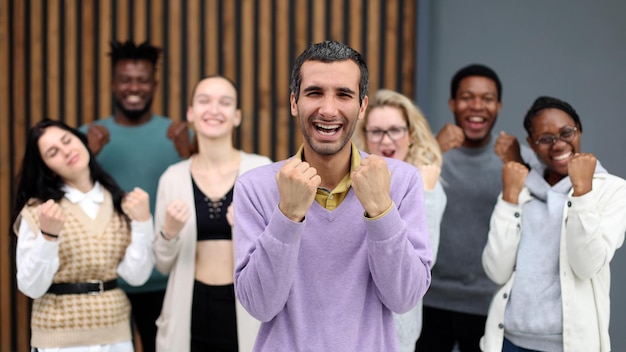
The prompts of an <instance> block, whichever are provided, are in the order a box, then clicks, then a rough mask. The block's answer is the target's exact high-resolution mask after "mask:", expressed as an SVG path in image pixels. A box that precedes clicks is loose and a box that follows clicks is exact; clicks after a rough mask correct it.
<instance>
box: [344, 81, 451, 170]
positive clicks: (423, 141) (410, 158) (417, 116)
mask: <svg viewBox="0 0 626 352" xmlns="http://www.w3.org/2000/svg"><path fill="white" fill-rule="evenodd" d="M372 98H373V99H370V100H369V103H368V105H367V110H365V116H364V117H363V120H361V121H359V125H358V126H357V128H356V133H355V134H354V138H353V139H354V142H355V143H356V144H357V146H358V147H359V148H361V149H362V150H364V151H366V152H368V153H370V151H369V150H368V148H367V141H366V139H365V128H366V126H367V121H368V118H369V115H370V113H371V112H372V110H373V109H375V108H379V107H383V106H390V107H394V108H397V109H399V110H400V111H401V112H402V115H403V116H404V119H405V120H406V123H407V126H408V132H409V140H410V145H409V152H408V153H407V156H406V159H405V160H404V161H405V162H407V163H409V164H412V165H415V166H421V165H437V166H439V167H441V164H442V162H443V159H442V156H441V150H440V149H439V144H437V140H436V139H435V136H434V135H433V133H432V131H431V129H430V124H429V123H428V121H427V120H426V118H425V117H424V114H423V113H422V111H421V110H420V109H419V108H418V107H417V106H416V105H415V104H413V102H412V101H411V99H409V98H407V97H406V96H404V95H402V94H400V93H398V92H394V91H392V90H388V89H380V90H379V91H377V92H376V93H375V94H374V95H373V97H372Z"/></svg>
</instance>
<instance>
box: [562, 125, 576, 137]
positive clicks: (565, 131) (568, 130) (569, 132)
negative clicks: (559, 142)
mask: <svg viewBox="0 0 626 352" xmlns="http://www.w3.org/2000/svg"><path fill="white" fill-rule="evenodd" d="M574 134H576V129H575V128H565V129H563V131H561V133H559V138H560V139H563V140H569V139H571V138H572V137H574Z"/></svg>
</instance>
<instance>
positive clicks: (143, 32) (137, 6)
mask: <svg viewBox="0 0 626 352" xmlns="http://www.w3.org/2000/svg"><path fill="white" fill-rule="evenodd" d="M147 1H148V0H133V4H134V8H133V12H134V13H133V28H132V30H133V39H134V40H135V42H136V43H141V42H144V41H145V40H146V39H148V33H147V28H148V26H147V23H148V5H147Z"/></svg>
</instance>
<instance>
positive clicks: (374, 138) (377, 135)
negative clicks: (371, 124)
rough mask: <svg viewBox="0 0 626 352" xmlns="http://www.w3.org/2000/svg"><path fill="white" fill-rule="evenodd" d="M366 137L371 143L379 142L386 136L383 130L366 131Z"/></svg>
mask: <svg viewBox="0 0 626 352" xmlns="http://www.w3.org/2000/svg"><path fill="white" fill-rule="evenodd" d="M365 135H366V136H367V139H369V140H370V141H371V142H378V141H380V140H381V139H383V136H384V135H385V131H382V130H371V131H365Z"/></svg>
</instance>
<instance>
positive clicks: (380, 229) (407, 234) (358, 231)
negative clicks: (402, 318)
mask: <svg viewBox="0 0 626 352" xmlns="http://www.w3.org/2000/svg"><path fill="white" fill-rule="evenodd" d="M365 156H366V155H365V154H362V157H365ZM283 164H284V161H282V162H277V163H274V164H272V165H268V166H263V167H259V168H257V169H254V170H251V171H249V172H247V173H246V174H244V175H242V176H241V177H240V178H239V179H238V181H237V183H236V186H235V191H234V202H233V203H234V206H235V214H236V215H235V219H236V220H235V221H236V224H235V236H234V237H235V241H236V243H235V246H236V254H237V258H236V268H235V291H236V294H237V297H238V299H239V300H240V301H241V303H242V305H243V306H244V307H245V308H246V309H247V310H248V311H249V312H250V314H252V315H253V316H254V317H256V318H257V319H259V320H261V321H262V322H263V323H262V325H261V329H260V331H259V335H258V337H257V341H256V345H255V351H377V352H378V351H396V350H397V349H398V347H397V337H396V332H395V330H394V323H393V318H392V315H391V312H392V311H393V312H396V313H403V312H406V311H408V310H409V309H411V308H412V307H414V306H415V305H416V304H417V302H418V300H419V298H420V297H422V296H423V295H424V293H425V292H426V290H427V289H428V286H429V284H430V263H431V253H430V249H429V246H428V230H427V225H426V216H425V211H424V197H423V188H422V180H421V176H420V175H419V172H418V171H417V169H416V168H415V167H412V166H410V165H409V164H406V163H403V162H399V161H396V160H392V159H387V164H388V165H389V168H390V170H391V174H392V180H391V198H392V200H393V202H394V204H395V206H394V207H393V209H392V210H391V211H390V212H389V213H387V214H386V215H385V216H383V217H382V218H380V219H377V220H369V219H366V218H365V217H364V210H363V207H362V206H361V203H360V202H359V201H358V199H357V198H356V196H355V194H354V192H353V191H352V190H350V191H349V192H348V195H347V196H346V198H345V199H344V200H343V202H342V203H341V204H340V205H339V207H337V209H335V210H333V211H328V210H326V209H324V208H323V207H322V206H320V205H319V204H318V203H317V202H313V205H312V206H311V208H310V209H309V211H308V213H307V214H306V217H305V220H304V221H303V222H300V223H296V222H293V221H291V220H289V219H287V218H286V217H285V216H284V215H283V214H282V213H281V211H280V210H279V209H278V202H279V194H278V187H277V185H276V173H277V172H278V170H279V169H280V168H281V166H282V165H283Z"/></svg>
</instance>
